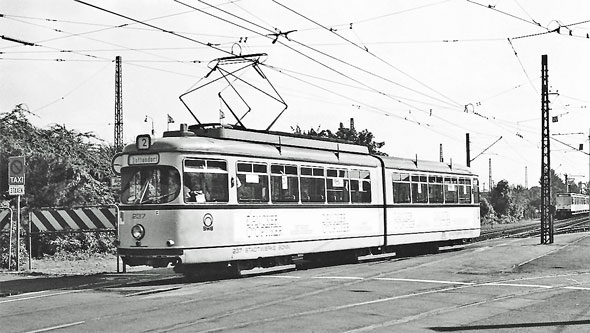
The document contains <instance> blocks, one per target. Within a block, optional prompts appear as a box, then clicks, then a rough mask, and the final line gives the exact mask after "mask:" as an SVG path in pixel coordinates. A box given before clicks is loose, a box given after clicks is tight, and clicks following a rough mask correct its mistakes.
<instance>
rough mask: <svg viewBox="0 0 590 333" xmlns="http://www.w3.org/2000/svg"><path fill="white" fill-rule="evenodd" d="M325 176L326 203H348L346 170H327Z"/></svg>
mask: <svg viewBox="0 0 590 333" xmlns="http://www.w3.org/2000/svg"><path fill="white" fill-rule="evenodd" d="M326 175H327V177H328V178H327V179H326V183H327V184H326V185H327V192H328V202H336V203H338V202H350V194H349V193H348V191H349V189H348V188H349V186H348V170H343V169H328V170H326Z"/></svg>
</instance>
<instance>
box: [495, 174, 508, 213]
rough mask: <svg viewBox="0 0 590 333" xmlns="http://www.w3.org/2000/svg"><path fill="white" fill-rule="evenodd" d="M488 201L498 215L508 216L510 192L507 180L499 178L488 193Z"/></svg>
mask: <svg viewBox="0 0 590 333" xmlns="http://www.w3.org/2000/svg"><path fill="white" fill-rule="evenodd" d="M490 203H491V205H492V207H494V211H496V213H497V214H498V215H500V216H510V212H511V205H512V193H511V189H510V186H509V184H508V181H507V180H505V179H504V180H501V181H499V182H498V184H496V186H495V187H494V188H493V189H492V191H491V193H490Z"/></svg>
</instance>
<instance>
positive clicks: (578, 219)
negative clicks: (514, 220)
mask: <svg viewBox="0 0 590 333" xmlns="http://www.w3.org/2000/svg"><path fill="white" fill-rule="evenodd" d="M553 228H554V229H553V234H554V235H558V234H566V233H573V232H584V231H589V230H590V219H589V217H588V215H586V214H584V215H579V216H574V217H570V218H568V219H564V220H557V219H554V220H553ZM540 234H541V226H540V222H538V221H537V222H532V223H529V224H525V225H519V226H514V227H508V228H503V229H499V230H486V231H484V230H482V232H481V236H479V237H478V238H476V239H475V241H482V240H486V239H493V238H502V237H507V238H508V237H510V238H525V237H533V236H538V235H540Z"/></svg>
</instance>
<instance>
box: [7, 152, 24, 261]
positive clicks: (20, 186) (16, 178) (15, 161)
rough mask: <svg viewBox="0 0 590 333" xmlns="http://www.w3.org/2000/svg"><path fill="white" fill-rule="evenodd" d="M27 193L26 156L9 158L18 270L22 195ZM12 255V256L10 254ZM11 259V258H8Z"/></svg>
mask: <svg viewBox="0 0 590 333" xmlns="http://www.w3.org/2000/svg"><path fill="white" fill-rule="evenodd" d="M24 194H25V157H24V156H15V157H9V158H8V195H16V196H17V198H16V270H17V271H19V270H20V266H19V265H20V263H19V259H20V258H19V252H20V251H19V250H20V197H21V195H24ZM9 257H10V256H9ZM8 260H9V261H10V258H9V259H8Z"/></svg>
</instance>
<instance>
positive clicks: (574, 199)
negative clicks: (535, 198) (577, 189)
mask: <svg viewBox="0 0 590 333" xmlns="http://www.w3.org/2000/svg"><path fill="white" fill-rule="evenodd" d="M588 203H589V200H588V196H587V195H584V194H578V193H558V194H557V196H556V198H555V215H556V217H557V218H558V219H563V218H568V217H571V216H572V215H578V214H584V213H588Z"/></svg>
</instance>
